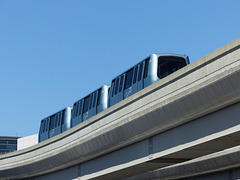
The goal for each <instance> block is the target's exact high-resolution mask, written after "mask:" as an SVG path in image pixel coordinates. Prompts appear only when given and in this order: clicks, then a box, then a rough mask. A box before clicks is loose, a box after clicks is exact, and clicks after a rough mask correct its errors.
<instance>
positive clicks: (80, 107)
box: [78, 101, 83, 116]
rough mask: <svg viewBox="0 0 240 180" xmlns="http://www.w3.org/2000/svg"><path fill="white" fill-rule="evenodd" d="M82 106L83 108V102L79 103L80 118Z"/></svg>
mask: <svg viewBox="0 0 240 180" xmlns="http://www.w3.org/2000/svg"><path fill="white" fill-rule="evenodd" d="M82 106H83V102H82V101H79V102H78V116H79V115H80V114H82Z"/></svg>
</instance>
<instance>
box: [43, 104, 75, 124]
mask: <svg viewBox="0 0 240 180" xmlns="http://www.w3.org/2000/svg"><path fill="white" fill-rule="evenodd" d="M67 108H70V109H72V106H67V107H65V108H63V109H61V110H59V111H57V112H55V113H53V114H51V115H50V116H47V117H45V118H43V119H42V120H44V119H46V118H49V117H51V116H53V115H55V114H57V113H59V112H61V111H63V110H65V109H67ZM42 120H41V121H42Z"/></svg>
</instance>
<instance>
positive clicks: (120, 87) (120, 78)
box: [118, 73, 125, 102]
mask: <svg viewBox="0 0 240 180" xmlns="http://www.w3.org/2000/svg"><path fill="white" fill-rule="evenodd" d="M124 81H125V73H124V74H122V75H121V76H120V77H119V89H118V102H120V101H122V100H123V97H124V96H123V86H124Z"/></svg>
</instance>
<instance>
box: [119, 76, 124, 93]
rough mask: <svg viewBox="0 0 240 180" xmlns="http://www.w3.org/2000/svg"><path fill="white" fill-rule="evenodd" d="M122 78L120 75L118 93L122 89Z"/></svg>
mask: <svg viewBox="0 0 240 180" xmlns="http://www.w3.org/2000/svg"><path fill="white" fill-rule="evenodd" d="M123 77H124V75H123V74H122V75H121V76H120V83H119V92H121V91H122V87H123Z"/></svg>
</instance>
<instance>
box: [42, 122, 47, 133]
mask: <svg viewBox="0 0 240 180" xmlns="http://www.w3.org/2000/svg"><path fill="white" fill-rule="evenodd" d="M45 131H47V119H44V130H43V132H45Z"/></svg>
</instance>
